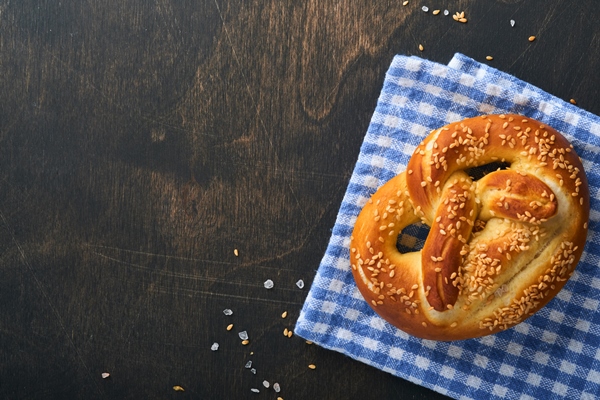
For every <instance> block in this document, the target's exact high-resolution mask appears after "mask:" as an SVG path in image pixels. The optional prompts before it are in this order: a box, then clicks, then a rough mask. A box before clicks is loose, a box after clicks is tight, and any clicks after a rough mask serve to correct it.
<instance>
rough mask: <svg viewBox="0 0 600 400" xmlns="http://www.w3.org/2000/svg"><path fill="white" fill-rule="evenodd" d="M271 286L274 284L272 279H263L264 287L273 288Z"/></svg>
mask: <svg viewBox="0 0 600 400" xmlns="http://www.w3.org/2000/svg"><path fill="white" fill-rule="evenodd" d="M273 286H275V285H274V284H273V281H272V280H270V279H267V280H266V281H265V288H266V289H273Z"/></svg>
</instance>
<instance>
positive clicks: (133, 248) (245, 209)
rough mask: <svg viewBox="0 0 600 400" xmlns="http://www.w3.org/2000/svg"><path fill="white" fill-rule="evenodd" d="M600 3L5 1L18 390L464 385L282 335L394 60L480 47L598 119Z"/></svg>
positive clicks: (4, 386) (2, 64)
mask: <svg viewBox="0 0 600 400" xmlns="http://www.w3.org/2000/svg"><path fill="white" fill-rule="evenodd" d="M423 5H425V6H428V7H429V9H430V10H429V12H428V13H425V12H423V11H422V10H421V7H422V6H423ZM597 6H598V4H597V1H595V0H580V1H566V0H522V1H520V0H511V1H509V0H504V1H498V0H497V1H492V0H489V1H477V0H469V1H462V0H458V1H457V0H448V1H442V0H430V1H416V0H410V3H409V4H408V5H407V6H403V5H402V0H393V1H392V0H378V1H372V0H339V1H336V0H331V1H318V0H306V1H298V0H252V1H246V0H129V1H99V0H62V1H58V0H47V1H41V0H38V1H34V0H13V1H10V0H1V1H0V88H1V96H0V305H1V306H0V398H8V399H61V398H73V399H74V398H87V399H95V398H99V399H112V398H115V399H121V398H123V399H155V398H156V399H169V398H174V399H188V398H189V399H243V398H256V399H276V397H277V394H276V393H275V392H274V391H273V390H272V389H268V390H267V389H265V388H264V387H263V386H262V381H263V380H267V381H269V382H270V383H271V384H273V383H274V382H278V383H279V384H280V385H281V388H282V389H281V393H280V394H279V395H280V396H281V397H283V398H284V399H285V400H291V399H342V398H343V399H391V398H397V399H435V398H443V396H441V395H438V394H436V393H434V392H431V391H429V390H427V389H424V388H421V387H418V386H416V385H413V384H411V383H408V382H406V381H403V380H402V379H399V378H396V377H393V376H391V375H388V374H387V373H384V372H381V371H378V370H376V369H374V368H372V367H368V366H366V365H364V364H362V363H359V362H357V361H353V360H351V359H349V358H347V357H345V356H342V355H340V354H338V353H335V352H332V351H327V350H324V349H321V348H318V347H317V346H315V345H308V344H306V343H305V342H304V340H302V339H301V338H299V337H296V336H294V337H292V338H287V337H284V335H283V330H284V329H285V328H292V327H293V325H294V323H295V320H296V319H297V317H298V314H299V311H300V308H301V306H302V303H303V300H304V299H305V297H306V294H307V292H308V288H309V286H310V284H311V282H312V278H313V276H314V274H315V271H316V269H317V267H318V264H319V262H320V260H321V257H322V255H323V253H324V251H325V248H326V245H327V242H328V239H329V235H330V229H331V228H332V226H333V224H334V220H335V216H336V213H337V210H338V207H339V205H340V203H341V200H342V196H343V194H344V191H345V188H346V185H347V183H348V180H349V177H350V175H351V172H352V169H353V166H354V163H355V161H356V158H357V155H358V152H359V148H360V145H361V142H362V139H363V136H364V134H365V131H366V129H367V126H368V124H369V120H370V118H371V115H372V113H373V111H374V108H375V105H376V101H377V96H378V94H379V91H380V89H381V85H382V82H383V79H384V74H385V71H386V69H387V67H388V66H389V64H390V62H391V60H392V57H393V56H394V55H395V54H409V55H419V56H422V57H425V58H428V59H431V60H434V61H438V62H442V63H447V62H448V61H449V60H450V58H451V57H452V55H453V54H454V53H455V52H462V53H464V54H466V55H468V56H470V57H473V58H475V59H477V60H479V61H483V62H486V63H489V64H490V65H492V66H494V67H497V68H499V69H501V70H503V71H506V72H508V73H511V74H513V75H515V76H517V77H519V78H522V79H524V80H527V81H529V82H530V83H532V84H534V85H536V86H539V87H541V88H542V89H544V90H546V91H548V92H550V93H552V94H554V95H556V96H558V97H560V98H563V99H565V100H569V99H571V98H573V99H576V101H577V103H578V105H579V106H581V107H582V108H584V109H586V110H589V111H591V112H592V113H595V114H599V113H600V93H599V87H600V86H599V84H600V75H599V68H600V56H599V54H600V23H598V21H599V19H598V16H599V15H600V13H599V12H598V11H597ZM435 9H441V10H442V11H443V10H444V9H448V10H449V11H450V13H451V14H453V13H455V12H457V11H465V16H466V18H467V19H468V22H467V23H466V24H462V23H458V22H455V21H454V20H452V18H451V16H447V17H446V16H444V15H443V14H442V13H440V14H439V15H437V16H434V15H433V14H432V11H433V10H435ZM511 19H514V20H515V21H516V24H515V26H514V27H511V26H510V20H511ZM531 35H535V36H536V37H537V39H536V40H535V41H534V42H529V41H528V38H529V36H531ZM419 44H422V45H423V47H424V51H423V52H420V51H419V49H418V46H419ZM487 55H491V56H493V57H494V59H493V61H486V60H485V57H486V56H487ZM234 249H238V251H239V256H237V257H236V256H235V255H234ZM267 279H272V280H273V281H274V283H275V287H274V288H273V289H271V290H267V289H265V288H264V287H263V282H264V281H265V280H267ZM298 279H303V280H304V282H305V283H306V287H305V288H304V289H299V288H298V287H297V286H296V285H295V282H296V281H297V280H298ZM226 308H229V309H231V310H233V312H234V314H233V315H231V316H225V315H224V314H223V310H224V309H226ZM284 311H288V314H289V315H288V317H287V318H285V319H282V318H281V314H282V312H284ZM230 323H233V324H234V327H233V329H232V330H231V331H227V330H226V326H227V325H228V324H230ZM242 330H246V331H247V332H248V335H249V337H250V343H249V344H248V345H247V346H243V345H242V344H241V343H240V342H241V341H240V339H239V338H238V332H240V331H242ZM214 342H218V343H219V344H220V347H219V350H218V351H215V352H213V351H211V350H210V347H211V345H212V343H214ZM249 360H252V361H253V367H254V368H256V374H252V372H251V371H250V370H249V369H247V368H245V367H244V366H245V364H246V363H247V361H249ZM309 364H315V365H316V366H317V368H316V369H315V370H310V369H308V367H307V366H308V365H309ZM103 372H108V373H110V378H108V379H102V376H101V374H102V373H103ZM175 385H180V386H181V387H182V388H183V389H184V390H185V391H184V392H180V391H175V390H173V386H175ZM251 388H259V389H260V390H261V392H260V393H258V394H255V393H252V392H251V391H250V389H251Z"/></svg>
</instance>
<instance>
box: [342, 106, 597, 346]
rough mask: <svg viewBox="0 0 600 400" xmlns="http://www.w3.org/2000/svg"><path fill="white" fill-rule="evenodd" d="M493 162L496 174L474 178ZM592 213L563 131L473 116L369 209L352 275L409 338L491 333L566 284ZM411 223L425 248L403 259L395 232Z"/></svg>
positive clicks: (437, 136)
mask: <svg viewBox="0 0 600 400" xmlns="http://www.w3.org/2000/svg"><path fill="white" fill-rule="evenodd" d="M486 165H488V166H489V165H492V166H494V165H495V166H498V167H499V168H497V169H496V170H493V172H489V173H487V174H485V175H483V177H481V178H480V179H478V180H476V179H474V178H473V177H471V176H470V174H474V173H475V172H477V171H478V170H481V169H482V166H486ZM476 167H481V168H479V169H478V168H476ZM589 208H590V205H589V189H588V183H587V178H586V176H585V172H584V169H583V166H582V164H581V160H580V159H579V157H578V156H577V154H576V153H575V151H574V149H573V146H572V145H571V144H570V143H569V142H568V141H567V139H565V137H563V136H562V135H561V134H560V133H558V132H557V131H556V130H554V129H552V128H551V127H548V126H546V125H544V124H542V123H540V122H538V121H535V120H532V119H529V118H525V117H523V116H519V115H487V116H481V117H475V118H470V119H466V120H463V121H461V122H457V123H452V124H449V125H447V126H444V127H442V128H439V129H436V130H434V131H432V132H431V133H430V134H429V135H428V136H427V137H426V138H425V139H424V140H423V142H422V143H421V144H420V145H419V146H417V148H416V149H415V151H414V153H413V155H412V157H411V158H410V161H409V162H408V166H407V169H406V171H404V172H402V173H400V174H399V175H397V176H395V177H394V178H392V179H391V180H390V181H388V182H387V183H385V184H384V185H383V186H382V187H381V188H379V189H378V190H377V191H376V192H375V193H374V194H373V195H372V197H371V198H370V199H369V200H368V201H367V202H366V204H365V206H364V207H363V209H362V211H361V212H360V214H359V216H358V217H357V220H356V223H355V226H354V230H353V232H352V237H351V241H350V264H351V267H352V273H353V275H354V278H355V281H356V283H357V286H358V288H359V290H360V292H361V293H362V295H363V297H364V298H365V300H366V301H367V302H368V303H369V304H370V305H371V307H372V308H373V309H374V310H375V311H376V312H377V313H378V314H379V315H380V316H381V317H382V318H384V319H385V320H387V321H388V322H390V323H391V324H393V325H395V326H396V327H398V328H399V329H401V330H403V331H405V332H407V333H409V334H411V335H413V336H417V337H420V338H424V339H431V340H445V341H447V340H462V339H469V338H474V337H480V336H484V335H488V334H492V333H496V332H499V331H501V330H505V329H508V328H510V327H512V326H514V325H516V324H518V323H520V322H522V321H523V320H525V319H526V318H528V317H529V316H531V315H533V314H534V313H535V312H537V311H538V310H539V309H541V308H542V307H543V306H544V305H545V304H546V303H548V301H550V299H552V298H553V297H554V296H555V295H556V294H557V293H558V292H559V291H560V289H561V288H562V287H563V286H564V284H565V282H566V281H567V280H568V279H569V277H570V276H571V275H572V273H573V271H574V269H575V266H576V264H577V262H578V261H579V258H580V257H581V254H582V251H583V247H584V244H585V240H586V236H587V226H588V218H589ZM416 223H423V224H426V225H428V226H429V227H430V229H429V234H428V236H427V239H426V241H425V244H424V245H423V248H422V249H421V250H419V251H413V252H407V253H404V254H402V253H400V252H399V250H398V248H397V241H398V236H399V234H400V233H401V232H402V230H403V229H404V228H406V227H407V226H409V225H411V224H416Z"/></svg>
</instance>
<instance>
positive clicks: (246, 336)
mask: <svg viewBox="0 0 600 400" xmlns="http://www.w3.org/2000/svg"><path fill="white" fill-rule="evenodd" d="M238 336H239V337H240V339H242V340H248V332H246V331H241V332H240V333H238Z"/></svg>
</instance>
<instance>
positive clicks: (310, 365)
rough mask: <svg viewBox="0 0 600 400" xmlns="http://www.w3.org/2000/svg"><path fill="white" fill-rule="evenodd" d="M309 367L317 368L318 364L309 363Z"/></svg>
mask: <svg viewBox="0 0 600 400" xmlns="http://www.w3.org/2000/svg"><path fill="white" fill-rule="evenodd" d="M308 368H310V369H315V368H317V366H316V365H315V364H309V365H308Z"/></svg>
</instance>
